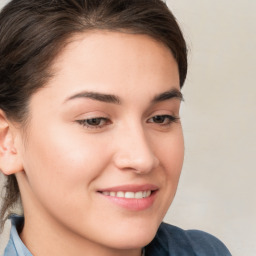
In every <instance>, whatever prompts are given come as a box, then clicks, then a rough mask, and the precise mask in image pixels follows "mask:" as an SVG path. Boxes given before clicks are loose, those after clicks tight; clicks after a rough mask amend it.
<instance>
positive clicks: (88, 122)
mask: <svg viewBox="0 0 256 256" xmlns="http://www.w3.org/2000/svg"><path fill="white" fill-rule="evenodd" d="M77 122H78V123H79V124H81V125H83V126H85V127H88V128H102V127H104V126H105V125H108V124H110V120H109V119H107V118H104V117H95V118H88V119H83V120H77Z"/></svg>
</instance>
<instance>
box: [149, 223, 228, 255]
mask: <svg viewBox="0 0 256 256" xmlns="http://www.w3.org/2000/svg"><path fill="white" fill-rule="evenodd" d="M156 255H161V256H169V255H174V256H176V255H177V256H178V255H182V256H185V255H189V256H192V255H194V256H231V254H230V252H229V251H228V249H227V247H226V246H225V245H224V244H223V243H222V242H221V241H220V240H219V239H217V238H216V237H214V236H212V235H210V234H208V233H206V232H203V231H199V230H183V229H181V228H178V227H176V226H173V225H169V224H166V223H162V224H161V225H160V227H159V229H158V231H157V234H156V236H155V238H154V239H153V241H152V242H151V243H150V244H149V245H148V246H147V247H146V256H156Z"/></svg>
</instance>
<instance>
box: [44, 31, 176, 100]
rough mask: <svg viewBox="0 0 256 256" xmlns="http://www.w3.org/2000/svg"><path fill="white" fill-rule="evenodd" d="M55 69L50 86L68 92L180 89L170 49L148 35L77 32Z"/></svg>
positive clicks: (56, 62)
mask: <svg viewBox="0 0 256 256" xmlns="http://www.w3.org/2000/svg"><path fill="white" fill-rule="evenodd" d="M53 73H54V76H53V78H52V79H51V80H50V81H49V83H48V86H47V87H48V88H51V87H54V88H55V89H56V90H61V91H62V93H64V92H65V91H66V93H67V94H75V93H77V92H79V91H82V90H85V89H86V90H88V91H99V92H107V93H112V94H117V92H118V94H122V93H124V94H125V95H124V96H127V94H128V92H132V93H134V92H137V93H138V94H140V92H141V93H144V94H145V93H151V94H152V95H151V97H153V95H154V94H158V93H159V92H161V91H167V90H170V89H172V88H176V89H179V73H178V66H177V63H176V61H175V59H174V58H173V56H172V53H171V51H170V50H169V48H167V47H166V46H165V45H164V44H163V43H161V42H159V41H156V40H155V39H153V38H151V37H149V36H147V35H138V34H127V33H120V32H109V31H92V32H90V33H84V34H78V35H76V36H74V37H72V38H70V40H69V42H68V44H67V46H66V47H65V48H64V49H63V50H62V51H61V53H60V54H59V55H58V57H57V58H56V59H55V61H54V63H53ZM124 88H126V90H123V89H124ZM148 89H150V90H148ZM145 90H147V91H146V92H145ZM143 91H144V92H143ZM68 96H69V95H66V97H68ZM120 96H121V97H122V95H120Z"/></svg>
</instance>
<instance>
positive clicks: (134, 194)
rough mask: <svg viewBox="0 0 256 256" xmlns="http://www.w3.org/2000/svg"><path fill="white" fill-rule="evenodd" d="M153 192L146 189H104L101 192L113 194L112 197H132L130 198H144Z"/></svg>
mask: <svg viewBox="0 0 256 256" xmlns="http://www.w3.org/2000/svg"><path fill="white" fill-rule="evenodd" d="M152 192H154V191H151V190H145V191H138V192H133V191H126V192H125V191H117V192H115V191H103V192H100V193H102V194H103V195H105V196H111V197H120V198H130V199H143V198H147V197H149V196H150V195H151V194H152Z"/></svg>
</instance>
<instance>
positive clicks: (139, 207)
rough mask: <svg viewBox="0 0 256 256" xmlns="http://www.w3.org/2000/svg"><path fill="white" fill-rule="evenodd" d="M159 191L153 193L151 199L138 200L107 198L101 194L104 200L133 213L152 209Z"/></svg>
mask: <svg viewBox="0 0 256 256" xmlns="http://www.w3.org/2000/svg"><path fill="white" fill-rule="evenodd" d="M156 194H157V191H153V192H152V193H151V195H150V196H149V197H146V198H141V199H136V198H124V197H115V196H106V195H103V194H102V193H100V195H102V196H103V197H104V198H106V199H107V200H109V201H111V202H112V203H114V204H116V205H118V206H120V207H122V208H125V209H127V210H131V211H143V210H146V209H148V208H150V207H151V206H152V205H153V203H154V201H155V198H156Z"/></svg>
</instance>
